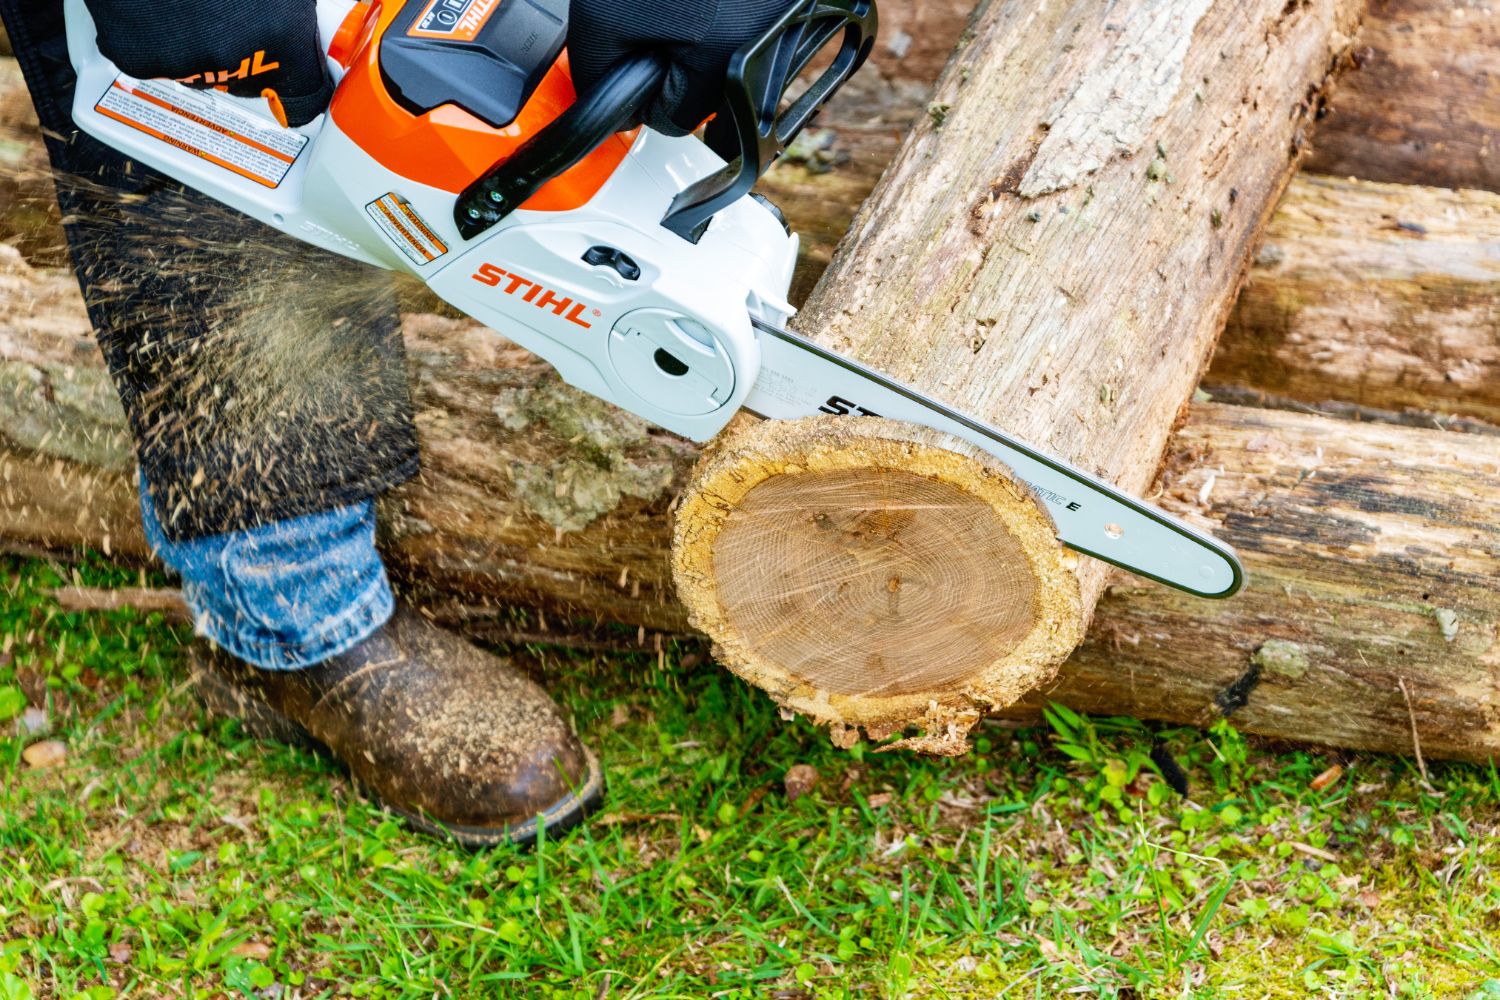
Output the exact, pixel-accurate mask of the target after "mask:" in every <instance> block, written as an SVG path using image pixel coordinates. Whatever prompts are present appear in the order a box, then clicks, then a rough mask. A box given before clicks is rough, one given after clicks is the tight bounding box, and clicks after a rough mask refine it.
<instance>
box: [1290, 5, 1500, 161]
mask: <svg viewBox="0 0 1500 1000" xmlns="http://www.w3.org/2000/svg"><path fill="white" fill-rule="evenodd" d="M1496 13H1497V12H1496V9H1495V5H1494V3H1493V2H1492V0H1372V2H1371V4H1370V9H1369V12H1368V14H1367V15H1366V17H1365V21H1364V25H1363V27H1362V28H1361V29H1360V34H1359V42H1358V48H1357V50H1356V51H1357V52H1358V69H1357V71H1355V72H1351V73H1349V74H1347V76H1346V77H1345V78H1344V80H1343V81H1342V82H1341V83H1340V85H1339V89H1338V92H1337V93H1336V94H1335V95H1334V96H1333V98H1332V99H1331V101H1330V102H1329V105H1328V108H1327V114H1326V116H1325V118H1324V120H1323V121H1322V122H1321V123H1320V124H1319V126H1318V128H1317V129H1316V131H1315V132H1314V133H1313V137H1312V146H1313V150H1312V153H1311V155H1310V157H1309V160H1308V163H1307V169H1309V170H1313V171H1317V172H1319V173H1325V174H1332V175H1334V176H1338V177H1361V178H1365V179H1367V180H1374V181H1390V182H1394V183H1400V184H1430V185H1433V186H1435V187H1449V188H1484V189H1486V190H1489V191H1500V17H1497V16H1496Z"/></svg>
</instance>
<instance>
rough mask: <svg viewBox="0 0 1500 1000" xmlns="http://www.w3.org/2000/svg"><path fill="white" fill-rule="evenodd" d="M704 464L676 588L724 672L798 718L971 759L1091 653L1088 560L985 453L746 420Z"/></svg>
mask: <svg viewBox="0 0 1500 1000" xmlns="http://www.w3.org/2000/svg"><path fill="white" fill-rule="evenodd" d="M721 440H722V441H724V442H726V443H725V444H722V445H720V446H719V447H716V448H711V449H710V450H709V451H708V452H706V453H705V455H704V458H703V460H702V461H701V462H700V463H699V466H698V469H697V472H696V474H695V478H694V481H693V483H692V484H691V485H690V486H689V488H688V489H687V490H686V491H685V493H684V496H685V498H686V499H685V501H684V504H683V506H682V507H681V508H680V509H679V511H678V513H677V527H676V538H675V545H674V552H673V569H674V572H675V575H676V581H677V591H678V595H679V597H680V598H681V599H682V601H683V602H684V604H685V605H686V606H687V609H688V613H689V617H690V620H691V621H692V623H693V625H694V626H695V627H697V628H699V629H701V630H703V631H704V632H706V633H708V634H709V635H710V636H711V637H712V638H713V639H714V640H715V642H716V643H717V645H718V655H719V657H720V659H721V661H722V662H724V663H725V664H726V665H727V666H729V667H730V668H731V669H732V670H734V671H735V672H736V673H738V674H739V675H740V676H742V677H744V678H745V679H746V680H749V681H751V682H752V683H754V684H757V685H759V686H761V687H763V688H765V689H766V690H768V691H770V692H771V693H772V696H773V697H775V698H776V700H777V701H778V702H780V703H781V704H782V705H784V706H786V707H787V708H790V709H792V710H794V711H797V712H800V713H802V714H804V715H807V716H809V717H811V718H813V719H814V720H816V721H818V722H821V723H826V724H830V725H834V726H836V727H839V729H838V731H839V732H841V733H848V731H849V729H850V728H851V727H863V728H864V729H865V731H866V732H867V733H868V734H869V736H870V737H871V738H872V739H884V738H885V737H886V736H889V735H890V734H892V733H894V732H897V731H900V730H902V729H904V728H906V727H907V726H908V725H910V724H912V723H913V722H914V721H916V723H917V725H918V727H919V728H920V729H921V730H922V731H923V733H924V735H923V736H921V737H917V738H915V739H914V740H912V741H907V743H906V745H908V746H911V747H913V748H917V749H926V750H929V751H935V752H951V751H954V750H957V749H961V748H962V747H963V744H964V737H965V734H966V733H967V731H968V729H969V727H970V726H971V725H972V724H973V723H974V722H976V721H977V720H978V718H979V716H980V713H981V712H983V711H985V710H988V709H992V708H996V707H1002V706H1005V705H1008V704H1010V703H1012V702H1014V701H1015V700H1016V699H1018V698H1019V697H1021V695H1023V694H1025V693H1026V692H1027V691H1030V690H1032V689H1034V688H1035V687H1036V686H1038V685H1039V684H1042V683H1045V682H1046V681H1047V680H1048V679H1050V678H1051V677H1052V675H1053V673H1054V672H1055V670H1056V668H1057V667H1058V665H1059V664H1060V663H1061V662H1062V661H1063V660H1064V659H1065V658H1066V657H1067V655H1068V653H1069V652H1071V651H1072V649H1073V647H1074V646H1075V645H1076V644H1077V643H1078V642H1079V641H1080V639H1081V637H1082V635H1083V629H1084V621H1083V610H1082V602H1081V599H1080V595H1079V584H1078V579H1077V576H1076V575H1075V573H1074V567H1075V564H1076V560H1075V558H1074V557H1073V556H1072V554H1071V553H1069V552H1067V550H1065V549H1063V548H1062V546H1061V545H1060V544H1059V543H1058V541H1057V539H1056V533H1055V528H1054V526H1053V523H1052V520H1051V518H1050V517H1049V516H1048V515H1047V513H1046V511H1045V510H1044V509H1043V508H1042V507H1041V505H1040V504H1039V503H1038V502H1037V500H1036V498H1035V497H1034V496H1033V494H1032V493H1031V491H1030V490H1029V489H1027V488H1026V487H1025V485H1024V484H1021V483H1019V482H1018V481H1017V480H1016V479H1014V478H1013V477H1012V476H1011V474H1010V473H1009V472H1008V470H1006V469H1004V468H1003V467H1001V466H1000V465H999V464H998V463H996V462H995V461H994V460H993V459H992V458H990V457H989V456H987V455H984V454H983V453H982V452H980V451H979V450H978V449H976V448H974V447H972V446H970V445H968V444H967V443H965V442H963V441H961V440H959V439H957V438H954V437H951V436H948V435H944V434H940V433H937V432H933V431H929V430H927V429H925V428H919V427H915V426H913V425H911V424H903V423H899V422H896V421H890V420H882V419H877V418H858V419H854V418H848V417H814V418H809V419H805V420H796V421H765V422H758V423H751V422H749V421H746V422H745V423H744V424H743V425H742V426H741V427H740V429H739V430H737V432H736V433H735V434H733V435H729V436H726V437H725V438H721Z"/></svg>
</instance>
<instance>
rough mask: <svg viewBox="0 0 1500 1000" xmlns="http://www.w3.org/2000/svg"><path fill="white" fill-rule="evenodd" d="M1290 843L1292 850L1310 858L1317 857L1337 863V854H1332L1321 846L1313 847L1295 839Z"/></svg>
mask: <svg viewBox="0 0 1500 1000" xmlns="http://www.w3.org/2000/svg"><path fill="white" fill-rule="evenodd" d="M1291 845H1292V850H1294V851H1297V852H1299V853H1301V854H1306V855H1307V856H1308V857H1310V858H1317V859H1319V860H1320V861H1331V862H1334V863H1335V864H1337V863H1338V860H1339V856H1338V855H1337V854H1334V853H1333V852H1332V851H1325V850H1323V848H1321V847H1314V846H1313V845H1311V844H1304V843H1302V842H1300V841H1296V840H1293V841H1291Z"/></svg>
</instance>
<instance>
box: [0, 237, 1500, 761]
mask: <svg viewBox="0 0 1500 1000" xmlns="http://www.w3.org/2000/svg"><path fill="white" fill-rule="evenodd" d="M7 260H9V261H10V262H11V265H12V266H11V267H9V268H5V267H0V275H4V276H5V277H3V278H0V546H3V547H5V548H10V549H16V548H18V547H19V548H23V549H36V548H42V547H48V548H51V549H52V550H53V551H59V552H62V553H64V554H67V553H68V552H70V551H71V550H72V548H73V547H75V546H86V547H89V548H92V549H94V550H100V549H107V550H109V551H112V552H113V553H114V555H115V556H116V557H117V558H121V559H126V560H132V559H133V560H141V559H144V558H145V552H144V542H143V540H142V539H141V537H140V534H139V530H138V527H136V526H137V524H138V520H137V517H136V514H135V506H134V503H135V500H134V495H133V492H132V490H131V483H132V479H131V476H130V474H129V472H130V455H129V447H128V442H127V439H126V436H125V434H124V423H123V415H122V414H120V412H119V409H118V407H117V406H115V405H114V402H113V400H114V397H113V394H112V393H111V391H110V390H109V388H108V385H107V383H106V382H105V381H104V379H103V374H102V370H101V365H102V362H101V361H100V359H99V357H98V353H97V351H96V350H94V348H93V345H92V343H91V341H89V339H88V337H87V327H86V325H85V321H84V318H83V313H82V309H81V306H80V305H79V303H78V296H77V291H76V285H74V284H73V283H72V280H71V278H70V277H69V276H68V275H65V274H56V273H48V272H40V273H39V272H36V271H33V270H32V269H30V268H26V267H25V265H24V264H23V263H20V262H19V261H17V260H16V257H15V255H14V254H11V255H6V254H5V252H4V251H3V250H0V264H4V262H6V261H7ZM15 265H19V266H15ZM18 303H28V305H26V306H24V307H19V308H18V305H17V304H18ZM407 333H408V338H409V340H410V342H411V344H412V345H413V349H414V356H415V357H416V358H417V359H418V361H417V365H416V366H415V367H416V372H417V378H418V383H419V385H422V386H424V387H425V388H424V389H423V390H422V391H421V392H420V393H419V396H420V398H421V399H422V400H423V404H422V417H421V421H420V424H421V427H422V435H423V445H424V447H425V448H426V449H427V450H428V454H429V459H428V466H429V469H428V473H427V475H428V476H431V477H433V482H434V483H437V484H444V483H446V484H448V485H447V486H444V485H439V486H438V487H437V491H436V492H434V488H433V485H432V484H431V483H427V484H413V485H412V486H411V487H409V488H408V489H407V490H405V491H402V492H401V493H399V494H397V495H395V496H393V497H391V498H388V500H387V501H386V504H385V507H384V509H383V511H382V515H383V521H384V528H383V531H384V534H385V537H384V539H383V545H384V546H385V548H386V551H387V552H388V553H389V554H390V557H391V561H392V563H393V565H397V566H398V567H400V568H401V569H402V571H403V572H402V575H403V578H404V579H405V580H406V584H405V585H406V587H407V588H408V591H409V592H412V589H413V588H415V592H416V594H417V595H418V596H419V598H420V599H421V600H422V601H423V602H424V603H426V604H428V605H429V606H432V607H435V608H437V609H439V610H440V611H442V612H443V614H444V617H445V618H446V620H449V621H453V622H457V623H460V624H462V625H463V627H465V628H466V629H468V630H470V631H471V632H474V633H475V634H478V635H481V636H485V637H488V638H492V639H500V640H505V641H523V642H538V641H540V642H556V643H562V644H568V645H577V646H581V647H583V648H609V640H611V639H612V640H613V644H614V647H615V648H622V647H626V646H629V645H632V644H634V643H635V641H636V635H635V633H634V631H633V627H634V626H637V625H642V624H645V623H646V622H647V621H651V622H653V623H658V622H659V623H660V624H661V627H662V628H663V629H664V630H665V631H666V632H668V633H676V632H678V631H685V630H686V625H685V622H684V616H683V613H682V610H681V608H680V607H679V606H678V605H676V604H675V603H674V602H671V601H670V599H669V597H667V596H666V595H664V594H659V593H657V592H655V591H653V590H652V589H650V588H648V587H645V586H643V587H642V588H641V590H640V592H639V594H635V593H634V591H635V587H636V584H637V582H638V579H639V578H638V577H637V576H636V575H635V573H636V570H634V569H632V570H631V572H630V573H628V574H624V575H623V579H622V578H621V577H619V576H617V577H616V578H614V579H613V580H606V579H605V575H606V570H605V569H604V568H603V567H604V565H605V563H606V561H607V560H608V559H609V558H610V555H609V553H608V552H606V551H605V550H604V546H606V545H610V544H611V543H615V544H616V545H617V546H618V545H620V544H622V540H623V539H624V538H625V537H626V536H625V531H624V527H623V526H621V524H620V523H617V526H616V527H614V528H612V529H611V530H609V531H599V530H598V529H594V530H593V532H592V533H591V531H590V530H588V529H586V530H584V531H582V532H577V533H572V532H564V533H563V536H562V537H563V542H562V544H561V545H559V544H558V543H557V536H556V534H555V532H554V530H553V529H552V527H551V526H550V525H549V524H547V523H546V522H545V521H541V520H540V518H539V517H538V516H537V515H534V514H529V513H527V512H526V511H525V510H523V509H522V505H521V502H520V501H519V500H517V499H515V498H513V497H512V496H511V495H510V494H509V493H508V492H507V489H508V487H506V485H505V482H506V478H505V476H504V475H503V474H501V475H498V476H494V475H492V473H491V472H490V471H489V469H488V467H486V466H482V465H481V466H477V467H475V468H474V469H469V470H463V469H460V468H454V467H452V466H451V465H450V459H449V458H448V456H459V457H460V458H462V457H465V456H476V455H478V456H483V455H486V454H489V453H490V452H491V450H492V448H498V447H500V446H506V445H509V446H512V447H513V446H514V438H513V437H510V438H508V437H507V436H506V434H507V432H506V430H505V427H504V424H503V423H501V422H499V421H495V422H493V423H488V424H481V423H476V422H475V421H474V419H473V418H471V417H470V416H469V415H468V414H470V413H482V412H484V411H485V410H487V409H488V408H490V407H492V406H493V405H495V404H496V403H497V402H499V401H501V400H504V399H513V398H514V393H515V389H514V386H515V384H516V382H517V381H518V380H519V378H520V377H521V376H520V375H517V373H515V372H512V371H510V370H509V369H508V368H506V367H504V366H502V368H501V370H500V373H499V375H498V376H496V377H495V378H491V379H487V378H476V377H475V376H476V373H481V372H482V369H483V366H484V364H485V363H487V362H489V361H491V360H494V359H495V357H496V355H491V354H487V353H485V352H486V351H487V350H490V348H489V347H488V346H487V345H488V337H487V336H481V335H480V334H479V332H478V331H477V330H473V329H472V328H469V329H466V328H465V325H464V324H461V323H455V322H453V321H450V320H441V319H437V318H433V317H422V318H418V317H411V318H409V321H408V326H407ZM466 348H467V350H469V351H472V352H474V353H472V354H466V353H465V350H466ZM497 355H498V357H499V358H500V359H502V360H503V361H505V362H506V363H507V364H514V363H519V362H520V361H521V360H522V359H521V357H520V356H519V352H509V351H503V350H502V351H498V352H497ZM522 374H526V373H525V370H524V368H523V369H522ZM556 402H557V403H558V404H561V403H563V402H568V401H567V400H562V399H558V400H556ZM850 426H858V425H850ZM468 435H477V436H476V437H474V438H469V437H468ZM434 466H436V468H434ZM686 466H687V461H686V460H685V459H684V461H683V467H682V474H685V473H686ZM466 477H467V478H466ZM1497 482H1500V439H1497V438H1495V437H1489V436H1479V435H1461V434H1457V433H1453V432H1446V431H1444V432H1440V431H1431V430H1423V429H1416V428H1411V427H1405V426H1398V425H1390V424H1353V423H1349V422H1346V421H1338V420H1332V419H1329V418H1327V417H1319V416H1309V415H1305V414H1297V413H1290V412H1284V411H1274V410H1257V409H1250V408H1246V407H1238V406H1226V405H1222V404H1208V405H1195V406H1193V407H1191V409H1190V411H1189V412H1188V414H1187V418H1186V423H1185V425H1184V427H1183V428H1182V429H1181V430H1180V431H1179V432H1178V433H1177V434H1176V436H1175V437H1174V439H1173V443H1172V446H1171V449H1170V452H1169V456H1168V460H1167V465H1166V471H1165V474H1164V476H1163V479H1162V481H1161V485H1160V487H1159V489H1158V490H1157V491H1153V493H1154V496H1155V498H1156V499H1157V500H1158V501H1159V502H1161V503H1162V504H1163V505H1164V506H1166V507H1167V508H1168V509H1170V510H1172V511H1173V512H1174V513H1177V514H1179V515H1183V516H1187V517H1189V518H1191V519H1194V520H1195V521H1196V523H1198V524H1200V525H1201V526H1203V527H1205V528H1207V529H1209V530H1213V531H1215V532H1217V533H1219V534H1221V535H1222V536H1223V537H1224V538H1225V539H1226V540H1227V541H1229V542H1231V543H1233V544H1234V545H1236V546H1237V547H1238V548H1239V550H1240V553H1241V555H1242V556H1243V557H1244V559H1245V563H1246V567H1247V570H1248V572H1249V577H1250V584H1249V587H1248V588H1247V590H1246V591H1245V592H1244V593H1242V594H1241V595H1240V596H1238V597H1236V598H1235V599H1234V600H1232V601H1228V602H1214V603H1210V602H1204V601H1199V600H1194V599H1191V598H1187V597H1182V596H1179V595H1177V594H1176V593H1175V592H1173V591H1169V590H1166V589H1164V588H1161V587H1157V586H1154V585H1142V584H1140V583H1139V582H1138V581H1134V580H1132V579H1131V578H1129V577H1128V576H1126V575H1124V574H1119V573H1116V574H1114V575H1113V576H1112V577H1111V578H1110V581H1109V584H1108V586H1107V587H1106V591H1105V594H1104V597H1103V598H1102V599H1101V601H1100V602H1099V605H1098V607H1097V609H1096V611H1095V616H1094V623H1093V625H1092V627H1091V629H1090V632H1089V638H1088V641H1087V642H1086V643H1085V644H1084V645H1083V646H1082V647H1081V648H1080V649H1079V650H1078V651H1077V652H1075V653H1074V654H1073V656H1072V658H1071V659H1070V660H1069V661H1068V662H1067V663H1066V664H1064V666H1063V668H1062V670H1061V671H1060V673H1059V674H1058V676H1057V679H1056V682H1055V683H1054V684H1053V685H1050V686H1048V687H1047V688H1045V689H1043V690H1042V691H1040V692H1036V693H1033V694H1031V695H1030V696H1028V697H1027V698H1026V699H1023V701H1022V702H1021V703H1019V704H1018V705H1016V706H1013V707H1012V708H1011V709H1009V710H1008V714H1009V715H1010V716H1011V717H1012V718H1017V719H1027V720H1034V719H1035V718H1036V713H1037V712H1038V710H1039V709H1040V706H1041V705H1042V704H1043V703H1044V702H1045V701H1046V700H1047V699H1055V700H1058V701H1061V702H1063V703H1065V704H1069V705H1071V706H1073V707H1075V708H1078V709H1081V710H1088V711H1094V712H1100V713H1106V714H1133V715H1136V716H1138V717H1140V718H1145V719H1161V720H1166V721H1171V722H1178V723H1189V724H1194V725H1203V724H1205V723H1207V722H1208V721H1210V720H1212V719H1214V718H1217V717H1219V716H1220V715H1223V714H1226V713H1228V714H1230V717H1231V719H1232V720H1233V722H1234V723H1235V724H1236V725H1237V726H1238V727H1240V729H1241V730H1243V731H1245V732H1247V733H1254V734H1259V735H1261V736H1265V737H1271V738H1276V739H1283V740H1292V741H1296V742H1301V743H1313V744H1320V745H1324V746H1333V747H1345V748H1360V749H1369V750H1379V751H1389V752H1397V753H1403V752H1411V750H1412V749H1413V746H1412V742H1411V732H1412V721H1413V718H1414V719H1415V721H1416V724H1417V733H1418V738H1419V739H1420V742H1421V748H1422V752H1423V754H1424V755H1425V756H1428V757H1433V758H1436V757H1457V758H1461V759H1469V760H1484V759H1487V758H1489V757H1490V756H1493V755H1496V754H1500V727H1497V724H1496V718H1497V706H1496V704H1495V701H1496V698H1497V692H1496V687H1495V684H1494V680H1493V678H1494V677H1495V676H1496V671H1497V669H1500V645H1497V634H1500V632H1497V630H1500V591H1497V590H1496V589H1495V588H1494V586H1493V580H1494V579H1496V578H1497V575H1500V566H1497V565H1496V563H1497V561H1500V523H1497V520H1496V518H1495V517H1494V516H1493V511H1494V509H1495V508H1496V505H1497V503H1500V495H1497V490H1500V487H1497V485H1496V483H1497ZM454 485H456V486H459V487H462V488H460V489H457V490H456V491H455V492H453V493H452V495H451V496H449V497H448V498H447V501H446V503H445V504H442V505H439V504H438V500H437V497H438V495H439V494H440V493H441V491H442V490H443V489H447V488H449V487H450V486H454ZM677 486H680V483H678V484H676V485H675V486H674V487H669V490H668V492H669V493H670V492H671V490H672V489H675V488H676V487H677ZM486 487H491V488H494V490H495V493H494V494H493V495H492V496H491V495H486V493H485V488H486ZM409 498H410V499H409ZM637 502H639V501H637ZM666 502H669V501H661V505H662V506H665V503H666ZM424 505H432V506H439V508H440V509H442V510H443V511H444V512H445V516H444V517H442V518H441V519H434V520H433V521H432V522H431V523H430V524H424V523H423V521H422V519H421V517H420V514H421V512H422V511H423V510H424ZM616 516H617V522H622V523H623V524H625V525H628V526H629V527H630V528H631V529H632V531H633V541H632V542H631V546H632V549H631V551H630V553H629V558H630V560H632V561H631V562H629V563H628V564H627V565H631V566H637V567H647V568H651V567H654V568H655V573H656V577H655V579H657V580H660V579H661V578H663V577H664V576H665V573H666V566H667V561H668V552H667V546H668V541H669V537H668V535H669V532H668V523H667V520H666V517H665V511H664V510H662V509H660V507H651V506H648V505H644V504H642V505H641V506H639V507H637V508H636V510H635V512H634V513H633V514H632V515H631V516H630V517H628V518H627V517H625V516H624V515H623V514H621V515H616ZM506 518H511V519H512V520H513V521H514V523H513V525H512V526H511V528H510V529H509V530H511V531H513V532H514V531H518V530H529V532H530V534H529V536H527V542H528V543H529V544H530V545H532V546H534V547H535V552H534V553H533V552H528V551H527V550H526V547H525V545H516V546H515V547H514V548H512V549H506V548H502V547H501V546H499V545H496V544H494V543H493V542H492V541H491V539H490V538H489V537H488V536H486V535H485V534H483V533H481V532H482V531H483V530H484V529H485V528H486V526H493V525H494V524H495V523H496V522H503V521H504V520H505V519H506ZM528 525H529V526H530V527H529V528H527V527H526V526H528ZM518 526H519V528H518ZM621 558H622V557H620V556H616V557H615V559H616V561H615V562H614V564H613V565H615V566H618V565H621ZM616 572H619V571H618V570H616ZM611 591H612V593H611ZM598 593H609V594H610V596H609V597H608V598H607V599H606V598H601V597H599V596H597V594H598ZM579 594H584V596H585V597H586V598H587V600H590V601H598V602H599V603H600V604H601V605H604V604H606V603H607V604H608V607H609V610H608V611H606V612H603V613H597V616H598V617H601V618H605V619H606V620H607V621H610V622H613V623H615V624H616V628H615V630H614V631H613V632H611V631H608V630H601V631H598V632H595V633H593V634H592V635H585V634H584V630H582V629H580V628H579V626H578V624H577V623H576V622H575V621H573V620H570V619H568V618H566V617H564V613H565V611H566V610H567V609H569V608H572V609H573V610H574V611H575V612H576V611H579V610H582V611H583V612H587V611H589V608H587V607H582V606H581V605H580V603H579V602H580V601H582V600H583V599H584V598H581V597H579V596H578V595H579ZM506 602H513V603H515V604H519V605H521V606H522V608H523V609H524V612H523V611H518V610H516V609H513V608H507V607H506V606H505V605H506ZM648 616H649V617H648ZM619 624H627V625H629V626H632V630H624V631H622V630H620V629H619V628H618V625H619ZM653 627H656V626H655V625H653ZM580 636H583V637H582V638H580ZM651 638H652V637H651V636H649V635H648V637H647V641H648V643H649V642H650V640H651ZM1402 683H1404V684H1405V685H1406V687H1407V690H1408V691H1409V692H1410V695H1411V703H1412V709H1411V712H1410V713H1408V711H1407V708H1406V703H1405V698H1404V697H1403V695H1402V692H1401V690H1400V686H1401V684H1402ZM843 735H848V734H847V733H845V734H843Z"/></svg>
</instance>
